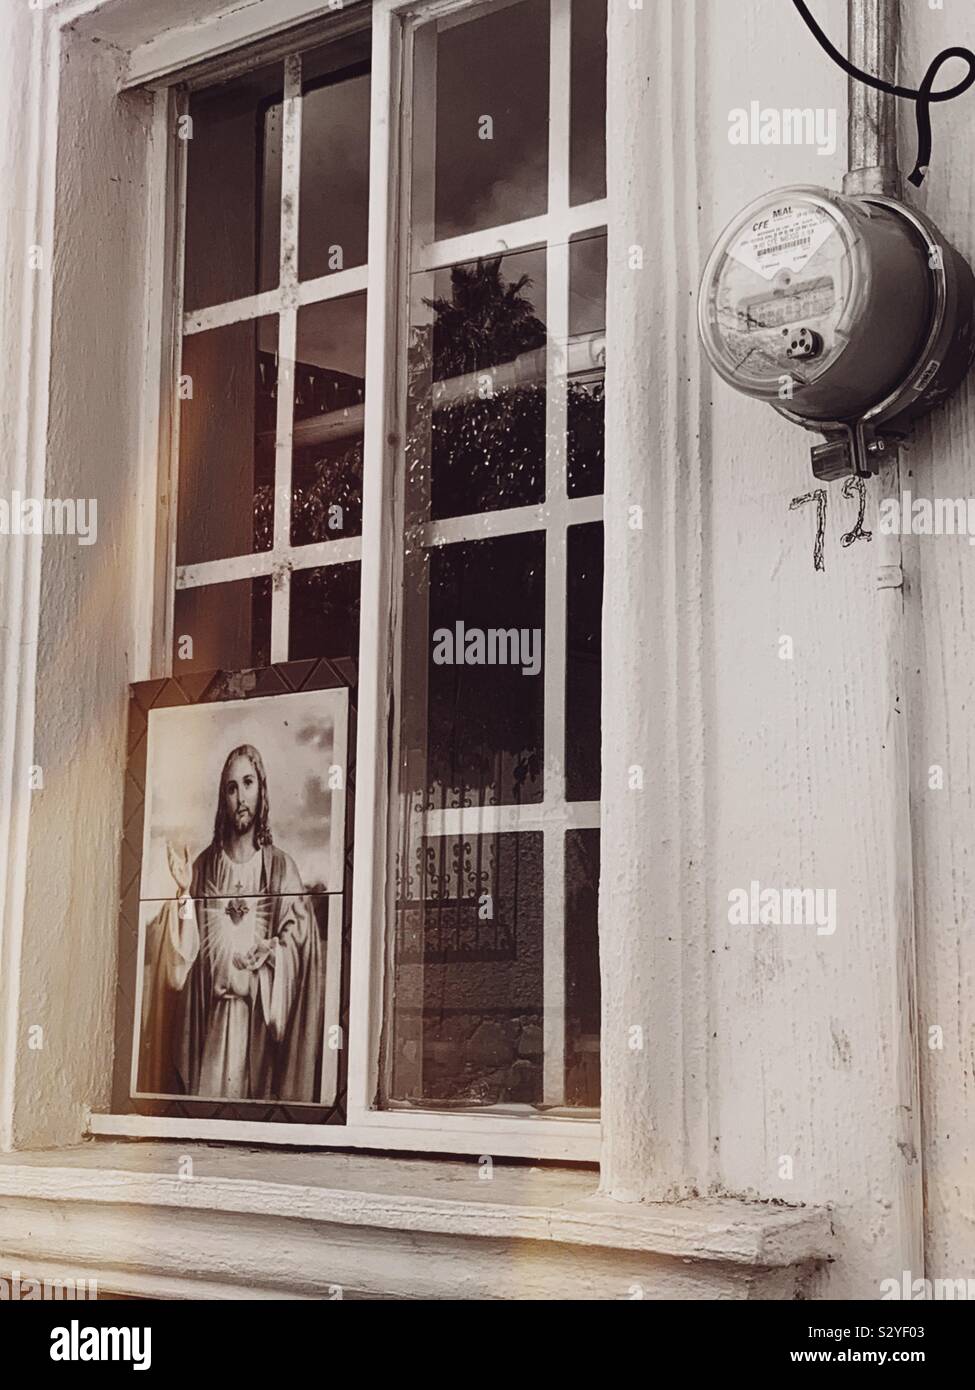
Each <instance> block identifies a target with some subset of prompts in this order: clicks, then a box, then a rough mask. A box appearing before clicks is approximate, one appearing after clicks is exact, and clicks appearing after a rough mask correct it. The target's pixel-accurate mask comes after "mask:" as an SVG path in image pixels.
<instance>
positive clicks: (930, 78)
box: [792, 0, 975, 188]
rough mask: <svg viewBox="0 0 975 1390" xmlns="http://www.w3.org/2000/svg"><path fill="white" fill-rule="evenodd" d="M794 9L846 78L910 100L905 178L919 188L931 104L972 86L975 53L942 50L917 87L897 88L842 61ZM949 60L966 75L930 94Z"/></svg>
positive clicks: (927, 154)
mask: <svg viewBox="0 0 975 1390" xmlns="http://www.w3.org/2000/svg"><path fill="white" fill-rule="evenodd" d="M792 3H793V4H794V5H795V7H796V9H797V10H798V11H799V13H800V15H801V16H802V18H803V19H804V20H805V22H806V25H807V27H808V28H809V29H810V31H811V32H812V34H813V36H814V37H815V39H816V40H817V42H818V43H819V45H820V47H821V48H823V49H825V51H826V52H827V53H828V54H829V56H830V57H831V58H832V60H833V62H834V63H836V64H838V65H839V67H841V68H842V69H843V71H844V72H845V73H846V74H847V76H849V77H855V78H856V80H857V81H858V82H864V83H866V85H867V86H868V87H874V88H875V89H876V90H877V91H878V92H887V93H888V94H889V95H890V96H892V97H901V98H902V99H903V100H904V101H913V102H914V103H915V109H916V114H917V160H916V162H915V164H914V169H913V171H912V172H911V173H910V174H909V175H908V179H909V180H910V182H911V183H913V184H914V186H915V188H920V186H921V184H922V183H923V182H924V176H925V174H926V173H927V172H928V165H929V164H930V163H931V103H932V102H933V101H951V100H952V99H953V98H954V97H960V96H961V95H962V93H963V92H967V91H968V89H969V87H971V86H972V84H973V83H975V53H973V52H972V50H971V49H970V48H945V49H942V51H941V52H940V53H939V54H938V56H937V57H936V58H934V59H933V60H932V62H931V65H930V67H929V68H928V70H927V72H926V73H925V74H924V76H923V77H922V79H921V85H920V87H918V88H917V90H916V91H915V89H914V88H913V87H898V86H897V85H896V84H895V83H893V82H885V81H884V80H883V79H882V78H880V77H874V76H873V75H872V74H871V73H869V72H861V71H860V69H859V68H857V67H854V66H853V64H852V63H851V62H850V60H849V59H848V58H845V57H844V56H843V54H842V53H841V52H840V51H839V49H838V48H836V47H834V45H833V44H832V43H831V42H830V40H829V39H828V38H827V37H826V35H825V34H824V33H823V31H822V29H821V28H820V27H819V25H818V24H817V23H816V21H815V19H814V18H813V17H812V15H811V14H810V13H809V6H808V5H806V4H805V3H804V0H792ZM949 58H961V59H962V60H963V61H964V62H966V63H967V64H968V74H967V76H966V77H963V78H962V80H961V81H960V82H956V83H955V85H954V87H946V88H945V90H944V91H943V92H935V91H932V88H933V87H934V79H935V78H936V77H937V75H938V73H939V72H940V71H941V69H942V68H943V67H944V65H945V63H947V61H948V59H949Z"/></svg>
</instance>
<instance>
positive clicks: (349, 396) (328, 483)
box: [291, 294, 366, 545]
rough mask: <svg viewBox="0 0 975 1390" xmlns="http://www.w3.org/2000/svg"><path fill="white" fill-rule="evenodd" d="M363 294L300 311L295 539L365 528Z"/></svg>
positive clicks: (297, 541) (354, 533)
mask: <svg viewBox="0 0 975 1390" xmlns="http://www.w3.org/2000/svg"><path fill="white" fill-rule="evenodd" d="M365 375H366V296H365V295H364V294H357V295H350V296H348V297H347V298H344V299H331V300H325V301H324V302H322V303H320V304H311V305H308V306H307V307H306V308H303V309H299V311H298V345H297V363H296V366H295V386H294V440H293V455H292V459H293V463H292V502H291V543H292V545H308V544H310V543H312V542H314V541H329V540H341V539H342V538H343V537H345V536H358V535H360V534H361V532H362V441H363V429H364V415H365V405H364V402H365Z"/></svg>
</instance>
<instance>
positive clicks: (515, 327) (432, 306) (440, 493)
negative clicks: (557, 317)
mask: <svg viewBox="0 0 975 1390" xmlns="http://www.w3.org/2000/svg"><path fill="white" fill-rule="evenodd" d="M545 283H546V282H545V252H544V250H537V251H521V252H517V253H515V254H513V255H509V256H493V257H490V258H488V259H486V260H479V261H476V262H471V263H468V264H465V265H457V266H453V267H452V268H451V269H449V270H443V271H438V272H437V273H436V274H434V275H416V276H414V277H413V317H412V324H411V350H410V364H409V409H410V431H409V441H408V447H407V490H408V499H407V505H408V511H409V514H410V516H411V518H412V519H414V520H427V519H431V518H432V519H441V518H444V517H450V516H467V515H470V514H471V513H474V512H485V511H499V510H502V509H503V508H506V507H520V506H526V505H530V504H531V503H536V502H540V501H542V499H543V498H544V495H545V359H546V348H545V341H546V333H545V324H544V322H543V317H542V316H543V315H544V312H545Z"/></svg>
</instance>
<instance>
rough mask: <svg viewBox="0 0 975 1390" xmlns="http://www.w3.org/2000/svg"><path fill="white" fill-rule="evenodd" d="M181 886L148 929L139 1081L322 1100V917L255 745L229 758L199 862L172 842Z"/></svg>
mask: <svg viewBox="0 0 975 1390" xmlns="http://www.w3.org/2000/svg"><path fill="white" fill-rule="evenodd" d="M167 854H168V858H169V867H170V872H171V873H172V875H173V878H174V880H175V883H176V888H177V896H176V898H175V899H170V900H168V901H167V902H166V903H165V904H164V905H163V907H162V909H161V911H160V912H159V913H158V914H157V915H156V917H155V918H154V919H153V921H152V922H150V924H149V927H148V929H147V945H148V949H147V966H148V981H149V982H150V987H149V988H147V989H146V991H145V995H144V998H143V1017H142V1035H141V1048H140V1070H139V1087H140V1090H146V1091H152V1092H155V1093H157V1094H169V1095H172V1094H180V1095H191V1096H207V1097H213V1098H220V1097H226V1098H227V1099H232V1100H281V1101H306V1102H307V1101H316V1100H318V1098H319V1096H320V1093H321V1092H320V1087H321V1053H322V1034H323V1023H324V987H323V984H324V982H323V980H322V972H321V947H320V943H319V937H318V925H317V923H316V921H315V915H314V912H313V911H312V908H311V905H310V899H309V898H308V897H306V896H305V893H304V886H303V884H302V881H301V876H300V874H299V873H298V870H297V868H296V867H295V864H294V861H293V860H292V859H291V857H290V855H288V854H286V853H285V852H284V850H282V849H280V848H278V847H277V846H276V845H275V844H274V843H273V841H272V838H271V827H270V822H269V816H268V795H267V776H266V774H265V771H264V762H263V760H262V758H261V755H260V753H259V752H258V751H257V749H256V748H254V747H253V746H252V745H251V744H243V745H242V746H241V747H239V748H235V749H234V750H233V751H232V752H231V753H230V754H228V756H227V759H226V761H225V763H224V766H223V772H222V773H221V776H220V788H219V792H218V796H217V811H216V817H215V820H214V828H213V840H212V841H211V843H210V844H209V845H208V846H207V848H206V849H205V850H204V851H203V852H202V854H200V855H198V856H197V858H196V860H195V861H194V862H193V864H192V865H191V864H190V856H189V853H188V851H187V850H186V848H185V847H184V848H183V849H182V850H181V851H180V850H177V849H176V848H174V846H173V845H172V844H169V845H167Z"/></svg>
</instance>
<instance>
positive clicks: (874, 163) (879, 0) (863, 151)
mask: <svg viewBox="0 0 975 1390" xmlns="http://www.w3.org/2000/svg"><path fill="white" fill-rule="evenodd" d="M900 32H901V11H900V0H847V54H848V56H849V59H850V62H851V63H853V64H854V66H856V67H858V68H859V69H860V71H861V72H870V73H874V74H875V75H876V76H877V77H879V78H882V79H883V80H884V81H886V82H896V81H897V50H898V47H899V45H900ZM896 108H897V98H896V97H892V96H890V95H889V94H888V93H887V92H878V91H877V90H876V89H875V88H874V87H868V86H867V84H866V83H865V82H859V81H857V79H856V78H855V77H851V78H850V79H849V108H848V116H847V137H848V144H847V162H848V164H849V173H848V174H847V175H846V176H845V178H844V179H843V192H844V193H884V194H887V195H888V196H890V197H893V198H899V197H900V196H901V175H900V169H899V168H898V164H897V109H896Z"/></svg>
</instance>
